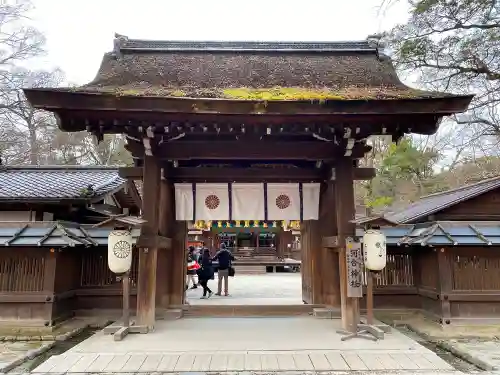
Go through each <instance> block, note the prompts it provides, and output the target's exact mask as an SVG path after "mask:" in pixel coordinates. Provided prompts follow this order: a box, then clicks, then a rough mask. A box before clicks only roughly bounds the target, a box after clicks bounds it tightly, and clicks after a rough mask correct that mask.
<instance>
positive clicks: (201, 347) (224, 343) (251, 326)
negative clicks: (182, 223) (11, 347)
mask: <svg viewBox="0 0 500 375" xmlns="http://www.w3.org/2000/svg"><path fill="white" fill-rule="evenodd" d="M337 328H339V322H338V321H337V320H324V319H314V318H312V317H290V318H185V319H181V320H176V321H162V322H158V324H157V329H156V331H155V332H153V333H150V334H147V335H133V336H129V337H127V338H126V339H125V340H124V341H122V342H113V341H112V338H111V337H110V336H105V335H103V334H102V333H101V332H100V333H97V334H96V335H94V336H92V337H91V338H89V339H87V340H85V341H84V342H82V343H80V344H78V345H77V346H75V347H73V348H72V349H70V350H69V351H68V352H66V353H65V354H63V355H60V356H54V357H51V358H50V359H49V360H48V361H46V362H45V363H43V364H42V365H40V366H39V367H38V368H37V369H35V370H34V372H43V373H64V372H80V373H83V372H87V373H99V372H107V373H109V372H128V373H130V372H168V371H172V372H204V371H215V372H220V371H233V372H234V371H262V372H275V371H351V370H353V371H374V370H382V371H383V370H399V371H400V372H405V371H410V372H405V373H415V372H422V371H425V370H427V371H429V372H431V373H434V374H435V373H436V372H438V371H452V370H453V369H452V367H451V366H450V365H449V364H448V363H446V362H445V361H443V360H442V359H440V358H439V357H438V356H437V355H436V354H434V353H433V352H431V351H429V350H427V349H426V348H424V347H422V346H421V345H419V344H418V343H416V342H415V341H413V340H411V339H410V338H408V337H406V336H404V335H403V334H401V333H399V332H397V331H396V332H394V333H392V334H390V335H387V336H386V339H385V340H383V341H379V342H372V341H368V340H363V339H354V340H350V341H346V342H342V341H340V338H341V337H340V335H338V334H337V333H336V329H337Z"/></svg>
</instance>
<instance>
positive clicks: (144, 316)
mask: <svg viewBox="0 0 500 375" xmlns="http://www.w3.org/2000/svg"><path fill="white" fill-rule="evenodd" d="M143 175H144V178H143V207H142V215H143V218H144V219H145V220H146V221H147V222H146V223H145V224H143V226H142V230H141V235H144V236H150V237H153V236H154V237H156V236H158V219H159V206H158V200H159V188H160V181H161V168H160V165H159V164H158V160H157V159H156V158H154V157H152V156H144V172H143ZM157 256H158V248H157V247H139V272H138V285H137V319H138V321H139V325H141V326H146V327H148V329H150V330H152V329H154V325H155V311H156V310H155V305H156V270H157Z"/></svg>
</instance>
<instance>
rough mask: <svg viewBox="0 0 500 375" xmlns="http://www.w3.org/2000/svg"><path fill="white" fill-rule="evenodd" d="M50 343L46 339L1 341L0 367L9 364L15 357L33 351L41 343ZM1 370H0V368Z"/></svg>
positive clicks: (21, 356) (20, 356) (17, 357)
mask: <svg viewBox="0 0 500 375" xmlns="http://www.w3.org/2000/svg"><path fill="white" fill-rule="evenodd" d="M47 344H50V342H47V341H10V342H9V341H3V342H0V369H3V368H5V367H6V366H9V365H10V364H12V363H13V362H14V361H16V360H17V359H20V358H23V357H25V356H26V355H27V354H28V353H30V352H34V351H36V350H37V349H39V348H40V347H41V346H42V345H47ZM0 371H1V370H0Z"/></svg>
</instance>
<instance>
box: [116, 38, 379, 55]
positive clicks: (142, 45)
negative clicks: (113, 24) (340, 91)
mask: <svg viewBox="0 0 500 375" xmlns="http://www.w3.org/2000/svg"><path fill="white" fill-rule="evenodd" d="M115 38H116V39H115V49H116V48H119V50H120V51H127V50H129V51H144V52H146V51H148V50H149V51H155V52H161V51H164V52H169V51H237V52H242V51H248V52H252V51H253V52H256V51H262V52H264V51H265V52H273V51H281V52H284V51H289V52H300V51H309V52H311V51H316V52H335V51H342V52H372V53H376V52H377V47H376V46H375V45H374V44H373V43H371V42H370V41H368V40H356V41H354V40H353V41H265V40H262V41H257V40H252V41H251V40H248V41H243V40H241V41H230V40H154V39H131V38H129V37H127V36H125V35H120V34H115Z"/></svg>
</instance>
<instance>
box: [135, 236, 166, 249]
mask: <svg viewBox="0 0 500 375" xmlns="http://www.w3.org/2000/svg"><path fill="white" fill-rule="evenodd" d="M136 246H138V247H147V248H151V247H155V248H161V249H170V248H171V247H172V239H170V238H168V237H163V236H148V235H142V234H141V235H140V236H139V238H138V239H137V243H136Z"/></svg>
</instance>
